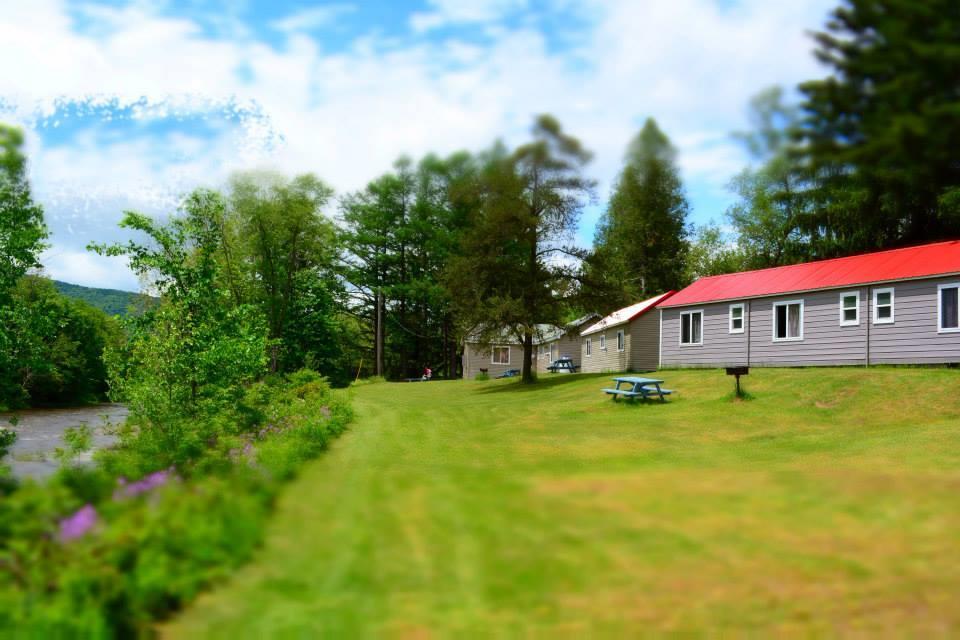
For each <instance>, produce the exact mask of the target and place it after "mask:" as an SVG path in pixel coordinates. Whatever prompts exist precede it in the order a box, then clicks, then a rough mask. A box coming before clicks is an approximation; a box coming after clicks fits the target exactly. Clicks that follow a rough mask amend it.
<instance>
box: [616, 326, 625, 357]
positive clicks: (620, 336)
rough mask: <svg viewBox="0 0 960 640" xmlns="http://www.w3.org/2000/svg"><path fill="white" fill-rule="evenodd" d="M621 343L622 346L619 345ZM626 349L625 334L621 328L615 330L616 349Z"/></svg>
mask: <svg viewBox="0 0 960 640" xmlns="http://www.w3.org/2000/svg"><path fill="white" fill-rule="evenodd" d="M621 345H622V346H621ZM626 349H627V335H626V334H625V333H624V332H623V329H620V330H619V331H617V351H618V352H623V351H626Z"/></svg>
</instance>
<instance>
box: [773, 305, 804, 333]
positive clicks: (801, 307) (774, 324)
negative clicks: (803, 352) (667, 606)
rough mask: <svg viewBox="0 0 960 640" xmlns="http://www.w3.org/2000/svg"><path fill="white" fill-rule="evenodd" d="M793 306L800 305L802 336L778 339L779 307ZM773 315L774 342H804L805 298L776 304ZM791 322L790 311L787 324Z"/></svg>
mask: <svg viewBox="0 0 960 640" xmlns="http://www.w3.org/2000/svg"><path fill="white" fill-rule="evenodd" d="M792 304H798V305H800V335H799V336H796V337H794V338H789V337H788V338H778V337H777V307H789V306H790V305H792ZM771 311H772V313H773V315H772V319H773V322H772V324H773V336H772V337H773V341H774V342H800V341H802V340H803V298H801V299H799V300H784V301H782V302H774V303H773V308H772V309H771ZM789 322H790V311H789V310H788V311H787V323H788V325H789Z"/></svg>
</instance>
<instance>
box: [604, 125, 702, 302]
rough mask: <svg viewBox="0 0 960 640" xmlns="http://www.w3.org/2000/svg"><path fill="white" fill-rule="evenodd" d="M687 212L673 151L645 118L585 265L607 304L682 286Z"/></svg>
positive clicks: (663, 136)
mask: <svg viewBox="0 0 960 640" xmlns="http://www.w3.org/2000/svg"><path fill="white" fill-rule="evenodd" d="M688 212H689V205H688V204H687V199H686V197H685V196H684V193H683V186H682V183H681V181H680V174H679V171H678V170H677V167H676V150H675V149H674V148H673V146H672V145H671V144H670V140H669V139H668V138H667V136H666V135H664V133H663V132H662V131H661V130H660V128H659V127H658V126H657V123H656V122H655V121H654V120H653V119H652V118H650V119H647V121H646V123H645V124H644V126H643V129H641V131H640V133H639V134H637V136H636V137H635V138H634V139H633V141H632V142H631V143H630V146H629V147H628V149H627V154H626V163H625V166H624V168H623V171H622V172H621V173H620V176H619V178H618V179H617V182H616V185H615V187H614V190H613V194H612V195H611V197H610V202H609V204H608V206H607V211H606V213H605V214H604V216H603V217H602V219H601V221H600V224H599V226H598V230H597V234H596V239H595V251H594V254H593V256H592V257H591V259H590V261H589V263H588V269H587V270H588V272H591V273H590V274H589V276H588V277H590V279H591V282H592V283H594V284H596V283H597V282H600V283H603V286H602V288H603V290H604V291H605V292H606V293H607V295H606V296H605V297H606V299H607V306H608V307H610V308H615V307H618V306H623V305H625V304H630V303H633V302H636V301H638V300H642V299H644V298H648V297H650V296H651V295H655V294H656V293H660V292H662V291H667V290H669V289H677V288H679V287H681V286H682V285H683V284H684V282H683V279H684V264H685V257H686V253H687V251H688V248H689V242H688V229H687V215H688Z"/></svg>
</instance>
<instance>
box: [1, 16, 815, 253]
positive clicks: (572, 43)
mask: <svg viewBox="0 0 960 640" xmlns="http://www.w3.org/2000/svg"><path fill="white" fill-rule="evenodd" d="M557 1H559V0H557ZM833 4H834V0H816V1H814V2H793V3H780V2H767V1H766V0H743V1H742V2H740V3H739V4H737V5H735V6H734V7H733V8H728V9H722V8H720V7H719V6H718V5H717V4H716V3H715V2H714V0H672V1H671V2H670V3H657V2H636V1H635V0H605V1H601V0H591V1H589V2H587V3H585V4H582V5H581V6H580V7H578V11H579V13H580V15H581V16H586V17H588V21H587V22H586V23H584V24H582V25H578V26H577V27H573V26H571V27H569V28H568V29H566V30H565V32H564V34H563V37H564V42H565V43H568V46H567V47H565V48H562V47H557V46H555V43H553V44H552V43H550V42H548V40H547V36H546V35H545V34H544V33H542V32H541V31H540V30H539V29H538V27H537V26H536V25H537V22H536V21H529V20H522V21H519V23H518V25H519V26H517V25H515V26H510V25H508V24H507V23H506V22H505V21H504V20H503V18H504V16H507V15H511V14H512V13H516V12H519V11H522V10H523V9H524V6H525V2H523V1H522V0H485V1H480V0H473V1H463V2H455V1H453V0H436V1H433V2H431V8H430V10H429V11H428V12H427V13H426V14H420V16H421V17H420V18H416V17H415V16H414V17H411V20H412V21H413V22H412V24H411V28H412V29H413V30H414V33H415V32H416V30H417V29H420V30H425V29H428V28H431V27H432V26H440V25H446V24H451V25H455V24H461V25H465V24H468V25H475V26H476V27H477V28H478V29H481V30H482V32H483V34H484V35H483V38H482V39H481V40H480V41H479V42H478V41H476V40H475V39H473V40H471V41H470V42H466V41H464V40H463V39H459V38H457V37H455V36H453V35H451V36H449V37H448V38H447V39H445V40H437V39H429V38H425V37H424V38H419V39H415V40H412V41H411V40H409V39H406V40H404V39H402V38H401V39H400V40H398V39H396V38H394V39H393V40H388V39H385V38H384V37H382V36H378V35H376V32H375V31H372V32H371V35H368V36H364V37H361V38H358V39H357V40H356V41H354V42H353V43H352V44H351V45H350V46H349V47H348V48H347V49H345V50H340V51H335V52H329V51H328V50H327V48H325V47H324V46H323V44H324V42H323V37H322V36H321V35H314V36H311V35H308V34H307V33H305V30H308V29H310V28H315V27H317V26H321V25H322V24H324V22H323V21H324V20H327V21H329V20H332V19H335V18H331V17H330V16H329V14H323V12H316V11H315V12H313V13H310V12H309V10H307V12H305V13H300V14H292V15H290V16H288V17H287V18H285V19H281V20H279V21H277V23H276V24H274V25H273V26H274V27H275V28H278V29H282V30H283V31H285V32H286V34H287V37H286V38H285V43H284V46H283V47H282V48H279V49H278V48H274V47H271V46H269V45H268V44H266V43H264V42H261V41H258V40H257V39H256V38H255V37H252V36H251V37H242V38H225V37H220V36H212V35H209V34H206V33H205V32H204V31H203V29H201V28H200V26H199V25H198V24H197V23H195V22H193V21H191V20H189V19H186V18H176V17H169V16H161V15H159V14H158V13H157V12H155V11H153V10H152V9H150V8H149V6H148V5H146V4H144V3H140V2H138V3H134V4H132V5H129V6H127V7H123V8H119V9H117V8H105V7H99V8H98V10H97V13H96V16H95V17H96V19H97V20H98V24H100V25H102V26H103V28H102V29H99V30H95V31H93V32H91V33H87V32H84V33H83V34H80V33H77V32H76V31H75V30H74V29H73V27H72V25H71V21H70V19H69V17H68V12H67V11H66V9H65V4H64V1H63V0H33V1H32V2H30V3H10V5H11V6H9V7H5V11H6V13H5V16H4V20H3V21H2V22H0V59H3V60H5V61H6V62H5V67H4V73H3V74H0V95H2V96H4V97H5V100H6V101H8V102H10V103H11V104H13V105H14V107H15V111H14V113H13V114H12V115H11V117H13V118H14V119H16V120H18V121H19V122H22V123H25V124H27V125H28V127H36V126H37V125H38V122H39V118H41V117H43V116H48V115H50V114H54V113H58V111H57V109H56V107H57V105H58V104H61V102H62V101H64V100H66V101H81V102H84V103H85V104H88V105H92V106H95V105H98V104H101V105H102V104H118V105H120V106H124V105H134V104H135V105H140V106H139V107H138V117H140V118H142V119H143V120H144V121H151V120H153V119H156V118H161V117H166V118H168V119H169V118H175V117H176V115H178V114H190V113H197V112H202V113H216V112H217V111H218V110H228V111H229V110H231V109H235V108H236V107H235V106H231V105H244V108H245V109H246V111H244V112H243V113H241V115H240V116H239V118H238V119H239V123H240V124H239V125H236V126H232V127H230V126H224V127H223V128H221V129H218V130H217V131H216V135H215V136H214V137H213V138H208V137H198V136H190V135H181V136H172V135H166V136H164V135H156V134H150V135H146V134H144V135H140V134H131V137H130V138H129V139H123V138H121V139H116V138H115V137H114V138H111V137H109V136H106V135H101V132H100V131H93V132H87V133H85V134H83V135H79V136H77V137H76V138H75V139H74V140H72V141H71V142H70V143H69V144H68V145H65V146H64V145H61V146H44V145H43V144H42V139H43V135H42V132H41V135H39V136H38V135H37V134H36V132H35V131H34V132H33V133H31V135H30V141H31V147H30V149H29V151H30V154H31V160H32V165H31V166H32V175H33V179H34V182H35V185H36V193H37V194H38V196H39V197H40V198H41V199H42V200H44V201H45V203H47V204H48V205H49V203H50V202H52V203H53V204H52V205H50V206H48V211H51V210H57V211H59V210H64V211H66V213H63V214H62V217H61V218H60V219H59V222H58V224H64V225H66V224H67V223H70V222H71V220H73V219H72V218H69V216H72V215H75V214H76V215H77V216H78V219H82V220H86V221H87V223H90V222H91V221H92V218H94V217H95V216H97V215H99V216H101V217H102V222H103V225H104V226H106V225H108V224H109V225H113V224H115V221H116V218H117V217H118V214H119V212H117V211H115V210H110V211H105V210H103V209H98V207H97V203H98V202H101V203H103V202H114V201H115V200H116V199H117V198H120V197H121V196H123V197H124V198H126V199H127V200H131V201H133V202H134V204H136V203H137V202H140V203H141V204H142V205H143V206H144V207H146V208H151V207H153V208H162V209H165V208H168V207H169V205H170V204H171V202H173V200H172V198H175V196H176V195H179V194H180V193H182V192H183V191H185V190H186V189H188V188H189V187H190V186H192V185H193V184H196V183H205V184H211V183H216V182H217V181H219V180H221V179H222V177H223V176H225V175H227V174H228V173H229V172H230V171H231V170H234V169H240V168H245V167H250V166H254V165H262V164H264V163H270V164H272V165H275V166H276V167H277V168H279V169H281V170H284V171H288V172H302V171H312V172H315V173H317V174H318V175H320V176H321V177H323V178H324V179H325V180H327V181H328V182H330V183H331V184H332V185H333V186H334V187H336V188H337V189H338V191H341V192H343V191H346V190H351V189H356V188H359V187H360V186H362V185H363V184H364V183H365V182H366V181H367V180H369V179H370V178H371V177H373V176H376V175H378V174H379V173H381V172H383V171H385V170H387V169H389V167H390V165H391V163H392V162H393V160H394V159H395V158H396V157H397V156H399V155H400V154H402V153H409V154H412V155H414V156H418V155H421V154H423V153H426V152H428V151H436V152H439V153H448V152H452V151H455V150H458V149H462V148H467V149H479V148H482V147H484V146H486V145H487V144H489V143H490V142H491V141H492V140H493V139H494V138H496V137H504V138H506V139H507V141H508V142H512V143H516V142H519V141H521V140H522V139H523V138H524V137H525V136H526V133H527V130H528V127H529V125H530V123H531V121H532V117H533V116H534V115H535V114H537V113H540V112H551V113H554V114H555V115H557V116H558V117H559V119H560V120H561V122H563V124H564V126H565V127H566V128H567V129H568V130H569V131H570V132H572V133H574V134H575V135H577V136H579V137H580V138H581V139H582V140H583V141H584V142H585V144H586V145H587V146H588V147H589V148H591V149H592V150H593V151H595V153H596V160H595V162H594V163H593V165H592V166H591V168H590V170H591V172H592V173H593V175H594V176H595V177H597V178H598V179H599V180H600V190H599V191H600V193H599V195H600V198H601V200H605V198H606V194H607V191H608V190H609V186H610V183H611V181H612V179H613V177H614V176H615V175H616V173H617V171H618V169H619V167H620V163H621V160H622V156H623V152H624V149H625V147H626V144H627V142H628V141H629V140H630V138H631V137H632V136H633V135H634V134H635V133H636V131H637V129H639V127H640V125H641V124H642V121H643V119H644V118H645V117H647V116H651V115H652V116H654V117H656V118H657V120H658V122H659V123H660V125H661V127H662V128H663V129H664V131H665V132H666V133H667V134H668V135H670V136H671V138H672V139H673V140H674V142H675V144H676V145H677V146H678V148H679V151H680V155H679V159H680V163H681V168H682V170H683V172H684V178H685V180H686V181H687V183H688V185H689V189H690V191H691V193H692V194H693V195H696V196H697V198H700V200H699V201H698V200H695V202H694V205H695V207H696V206H698V203H705V204H704V206H707V207H711V208H713V209H716V208H722V202H721V204H719V205H718V204H717V203H718V202H720V199H721V198H722V195H723V189H724V185H725V184H726V182H727V181H728V180H729V178H730V177H731V176H732V175H733V174H734V173H736V172H737V171H738V170H739V169H740V168H741V165H742V164H743V162H744V161H745V158H744V156H743V154H742V152H741V150H740V149H739V148H738V147H737V145H736V143H735V142H734V141H732V140H731V139H729V138H728V136H727V133H728V132H729V131H731V130H734V129H742V128H743V127H744V126H746V122H745V110H746V105H747V101H748V99H749V97H750V96H751V95H753V94H755V93H756V92H758V91H759V90H761V89H763V88H765V87H767V86H769V85H771V84H785V85H792V84H795V83H796V82H798V81H800V80H803V79H807V78H810V77H814V76H816V75H821V74H822V73H823V72H822V70H820V69H819V68H818V67H817V65H816V63H815V61H814V60H813V57H812V56H811V55H810V53H809V51H810V49H811V42H810V40H809V38H808V37H807V36H806V35H805V30H808V29H812V28H817V27H819V25H820V24H821V23H822V22H823V20H824V18H825V16H826V14H827V11H828V10H829V9H830V8H831V7H832V5H833ZM425 15H426V16H433V17H429V18H425V17H423V16H425ZM418 21H419V22H418ZM326 24H329V22H327V23H326ZM311 25H312V26H311ZM241 68H242V69H245V70H246V73H243V74H241V73H238V70H239V69H241ZM109 126H110V125H109V123H104V124H103V125H102V129H104V130H109ZM278 140H282V143H281V144H277V142H278ZM704 194H706V195H704ZM77 203H79V204H77ZM71 206H72V207H73V208H74V209H80V211H79V213H78V212H76V211H74V210H71ZM137 206H140V205H137ZM695 213H696V215H697V216H698V218H699V219H700V220H701V221H702V220H706V219H709V218H711V217H717V216H718V215H719V214H720V213H721V211H717V210H695ZM58 215H61V214H58ZM593 219H595V215H593V214H592V213H590V214H588V215H587V216H585V220H587V222H588V224H589V222H590V221H591V220H593ZM84 228H85V229H92V227H91V226H90V224H87V225H86V226H85V227H84ZM58 233H59V235H58V238H59V239H62V238H66V237H67V236H68V235H69V233H68V232H67V231H58ZM592 235H593V231H592V229H591V228H589V226H587V227H585V228H584V229H582V232H581V237H582V239H584V240H586V241H589V239H590V238H591V237H592ZM83 240H84V242H86V240H88V238H84V239H83ZM59 241H61V240H58V242H59Z"/></svg>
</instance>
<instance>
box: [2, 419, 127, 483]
mask: <svg viewBox="0 0 960 640" xmlns="http://www.w3.org/2000/svg"><path fill="white" fill-rule="evenodd" d="M14 415H15V416H16V417H17V419H18V422H17V425H16V426H11V424H10V418H11V416H14ZM126 417H127V408H126V407H125V406H123V405H119V404H100V405H91V406H88V407H76V408H69V409H24V410H22V411H15V412H12V413H5V414H0V425H3V426H4V427H7V428H8V429H13V430H14V431H16V432H17V441H16V442H15V443H14V444H13V446H12V447H11V448H10V452H9V453H8V454H7V456H6V458H4V459H3V462H4V463H5V464H8V465H9V466H10V467H11V468H12V469H13V475H14V476H16V477H18V478H36V479H41V478H46V477H48V476H50V475H52V474H53V472H54V471H56V470H57V467H58V463H57V459H56V458H55V457H54V455H53V452H54V450H55V449H57V448H58V447H63V446H64V445H63V432H64V431H66V430H67V429H68V428H70V427H78V426H80V425H83V424H86V425H89V426H90V427H91V428H92V429H93V448H92V449H91V450H90V451H88V452H86V453H83V454H81V455H80V456H78V457H77V458H76V460H77V461H79V462H81V463H89V462H90V460H91V459H92V457H93V451H95V450H97V449H103V448H104V447H108V446H110V445H111V444H113V443H114V442H115V441H116V437H115V436H112V435H109V434H107V433H105V432H104V426H105V424H106V423H105V420H107V421H109V422H110V423H112V424H114V425H117V424H120V423H122V422H123V421H124V420H125V419H126Z"/></svg>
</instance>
